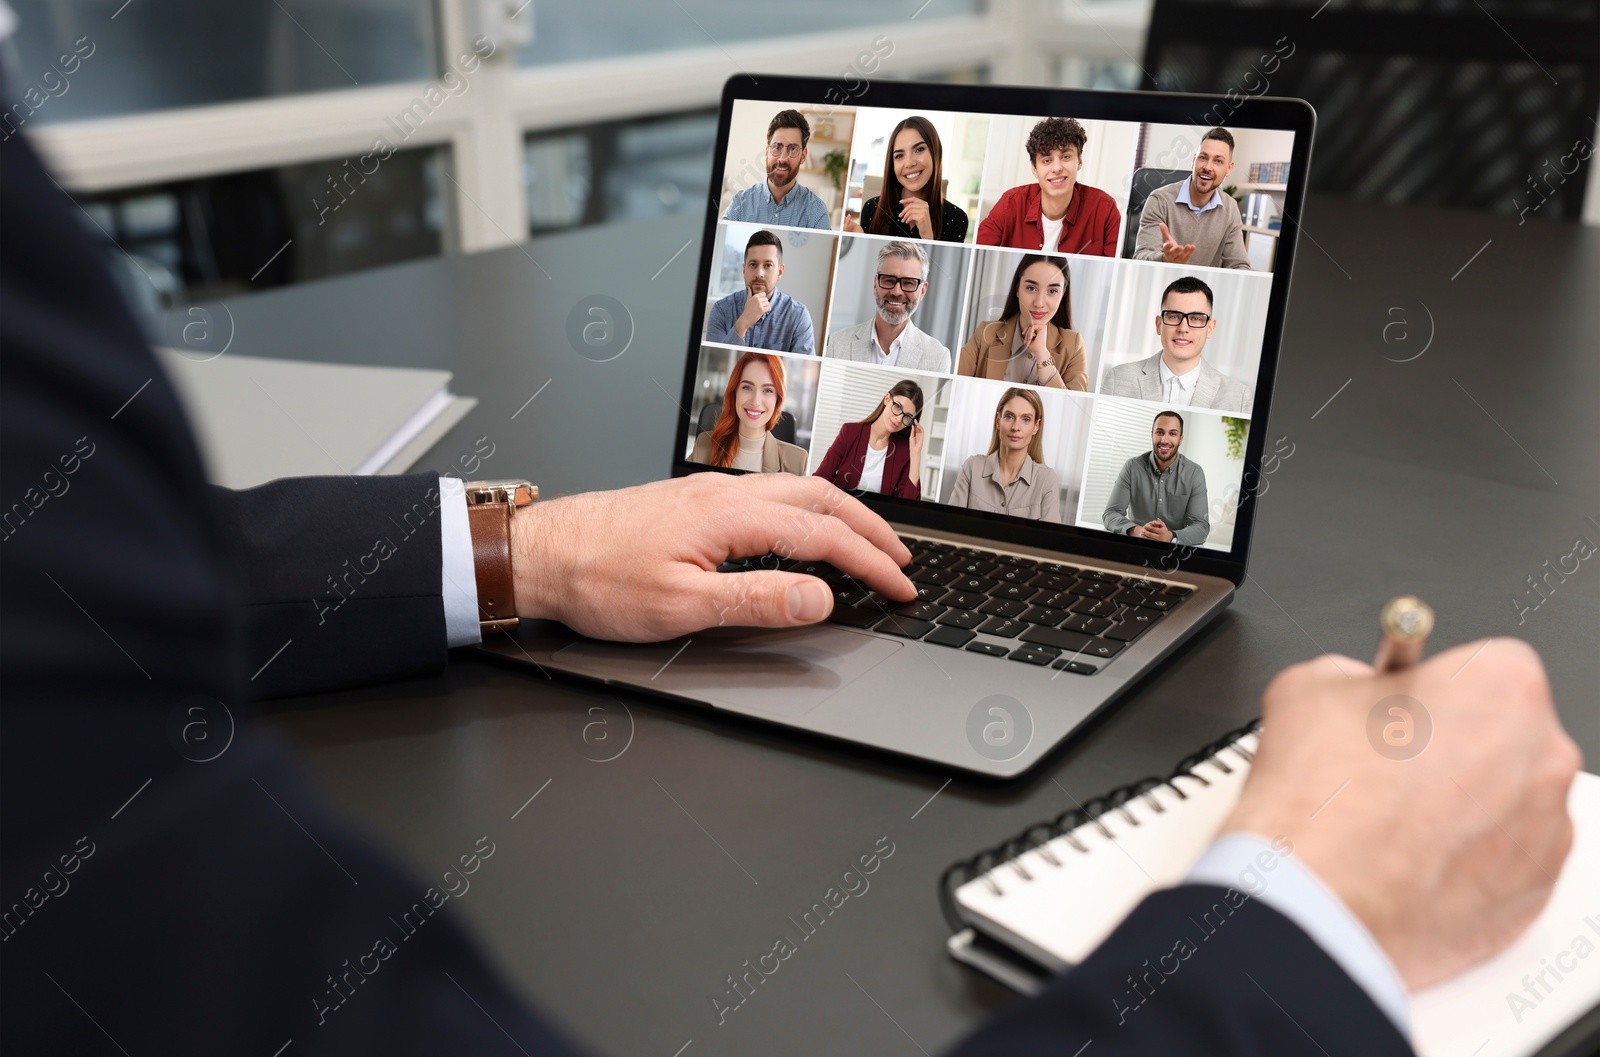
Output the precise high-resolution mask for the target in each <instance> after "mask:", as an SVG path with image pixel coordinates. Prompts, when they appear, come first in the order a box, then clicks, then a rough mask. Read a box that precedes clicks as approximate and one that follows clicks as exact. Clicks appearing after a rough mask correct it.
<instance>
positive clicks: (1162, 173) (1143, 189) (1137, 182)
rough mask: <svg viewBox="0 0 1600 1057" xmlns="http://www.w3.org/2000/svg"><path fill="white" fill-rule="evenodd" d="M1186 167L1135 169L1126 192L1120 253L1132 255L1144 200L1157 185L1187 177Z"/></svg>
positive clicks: (1165, 184) (1171, 182)
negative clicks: (1126, 214) (1125, 229)
mask: <svg viewBox="0 0 1600 1057" xmlns="http://www.w3.org/2000/svg"><path fill="white" fill-rule="evenodd" d="M1188 176H1189V170H1188V169H1147V168H1139V169H1135V170H1134V173H1133V188H1132V190H1130V191H1129V192H1128V220H1127V231H1126V232H1125V233H1124V234H1123V236H1122V255H1123V256H1124V257H1131V256H1133V245H1134V242H1135V241H1136V240H1137V239H1138V238H1139V219H1140V218H1141V217H1143V216H1144V200H1145V199H1146V198H1149V197H1150V192H1151V191H1154V190H1155V189H1156V188H1158V187H1165V186H1167V185H1168V184H1175V183H1177V182H1178V181H1179V180H1184V179H1187V178H1188Z"/></svg>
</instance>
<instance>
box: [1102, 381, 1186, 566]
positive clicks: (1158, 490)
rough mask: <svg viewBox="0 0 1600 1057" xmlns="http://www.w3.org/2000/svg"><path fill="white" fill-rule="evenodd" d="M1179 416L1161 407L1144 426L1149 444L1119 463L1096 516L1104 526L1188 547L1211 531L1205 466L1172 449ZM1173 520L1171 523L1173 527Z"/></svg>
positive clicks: (1177, 441)
mask: <svg viewBox="0 0 1600 1057" xmlns="http://www.w3.org/2000/svg"><path fill="white" fill-rule="evenodd" d="M1182 443H1183V416H1182V415H1180V414H1178V413H1177V412H1176V411H1163V412H1161V414H1159V415H1157V416H1156V420H1155V423H1154V424H1153V425H1152V426H1151V428H1150V450H1149V451H1147V452H1145V453H1144V454H1143V455H1135V456H1134V457H1133V458H1131V459H1129V460H1128V461H1127V462H1125V463H1123V464H1122V472H1121V473H1119V474H1117V483H1116V484H1114V485H1112V486H1111V498H1110V499H1108V500H1107V501H1106V509H1105V513H1103V514H1101V515H1100V517H1101V521H1102V522H1103V523H1104V524H1105V526H1106V531H1107V532H1116V533H1120V534H1122V535H1125V536H1137V537H1139V538H1141V539H1147V540H1161V541H1163V542H1165V543H1182V544H1184V545H1185V546H1189V547H1194V546H1198V545H1199V544H1201V543H1204V542H1205V541H1206V537H1207V536H1208V535H1210V533H1211V518H1210V517H1209V516H1208V515H1207V514H1206V472H1205V471H1204V470H1202V469H1201V468H1200V464H1199V463H1196V462H1191V461H1190V460H1189V459H1188V458H1187V457H1185V456H1183V455H1180V454H1178V447H1179V445H1181V444H1182ZM1173 526H1176V527H1175V528H1174V527H1173Z"/></svg>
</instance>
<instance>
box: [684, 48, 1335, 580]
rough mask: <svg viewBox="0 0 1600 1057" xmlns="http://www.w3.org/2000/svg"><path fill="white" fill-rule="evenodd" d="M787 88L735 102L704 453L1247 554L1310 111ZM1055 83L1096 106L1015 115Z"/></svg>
mask: <svg viewBox="0 0 1600 1057" xmlns="http://www.w3.org/2000/svg"><path fill="white" fill-rule="evenodd" d="M738 80H741V81H742V80H744V79H743V78H740V79H738ZM762 80H763V82H764V84H765V87H766V91H764V92H763V93H762V94H764V95H771V94H773V90H772V87H771V82H772V81H774V80H778V79H769V78H763V79H762ZM746 83H748V82H746ZM787 83H788V84H789V85H790V86H791V91H792V96H791V97H788V98H775V99H768V98H760V99H754V98H739V97H738V96H739V95H740V94H741V90H740V89H738V88H737V87H736V86H735V84H734V83H733V82H730V86H729V93H728V97H727V98H725V101H724V108H723V119H722V138H721V144H722V145H723V149H722V150H721V151H720V156H719V157H718V158H717V159H716V163H715V173H714V179H713V183H712V187H713V196H714V208H715V216H714V218H712V219H711V220H709V221H708V224H707V231H708V233H709V240H710V245H709V246H706V247H703V253H702V268H703V269H704V274H702V275H701V276H700V289H701V292H702V294H703V299H702V300H701V301H700V303H698V304H697V305H696V319H695V339H694V345H693V350H692V352H691V360H692V361H693V362H692V363H691V364H690V376H691V377H690V379H689V383H690V384H689V387H688V393H687V396H688V399H689V404H688V406H687V407H685V409H684V410H686V411H687V412H688V415H689V423H688V426H687V428H686V429H685V430H684V431H683V432H682V433H681V434H680V438H679V443H680V444H681V447H680V450H679V452H678V454H679V456H680V457H681V459H682V460H683V461H684V462H686V463H687V464H689V465H688V467H687V468H689V469H698V468H703V467H706V466H713V467H721V468H725V469H729V470H734V471H743V472H751V473H792V474H810V475H816V476H820V477H824V478H826V479H828V480H830V481H832V482H833V483H835V484H837V485H838V486H839V487H841V488H843V489H846V490H849V491H851V492H852V493H853V494H857V495H861V496H863V497H864V498H871V499H873V500H875V502H874V503H873V505H874V506H875V507H876V508H877V509H879V510H880V512H884V513H886V515H888V516H893V515H892V514H890V512H889V510H888V509H887V508H888V507H896V508H898V509H896V510H894V511H893V513H894V514H900V513H903V512H904V511H905V510H906V508H928V509H929V511H940V512H944V513H949V514H960V515H963V517H961V518H957V519H956V521H957V522H958V523H961V522H964V523H967V525H968V527H969V530H971V531H975V532H977V533H979V534H983V535H993V536H999V537H1002V538H1004V537H1007V536H1013V533H1010V532H1008V531H1007V530H1008V529H1010V528H1016V529H1018V530H1022V529H1027V530H1032V531H1029V532H1027V538H1029V539H1034V540H1038V539H1042V538H1053V539H1056V540H1057V541H1058V542H1057V543H1056V545H1057V546H1061V547H1063V548H1065V547H1068V546H1071V545H1073V543H1074V542H1075V541H1069V540H1067V539H1066V537H1081V538H1083V539H1095V538H1099V539H1103V540H1108V541H1109V540H1116V541H1117V544H1116V545H1117V546H1119V547H1125V545H1126V544H1127V543H1130V542H1131V543H1134V545H1135V546H1144V547H1147V548H1153V549H1155V550H1156V551H1159V552H1162V553H1168V552H1178V553H1182V554H1184V555H1185V556H1188V555H1206V554H1212V555H1214V556H1217V557H1221V558H1229V557H1232V558H1235V559H1242V556H1243V549H1244V543H1245V542H1246V540H1247V533H1246V534H1245V536H1244V537H1243V538H1241V534H1240V526H1241V521H1242V520H1245V519H1241V517H1240V513H1241V510H1242V508H1244V507H1245V506H1247V505H1248V504H1249V500H1250V499H1251V498H1253V497H1254V496H1256V495H1259V493H1260V491H1261V490H1262V487H1263V481H1264V478H1262V477H1261V475H1260V469H1261V464H1262V460H1263V457H1264V456H1265V457H1267V458H1269V459H1270V458H1271V457H1273V455H1274V449H1273V448H1272V446H1271V444H1270V443H1268V438H1266V437H1265V436H1264V422H1265V414H1266V400H1265V395H1266V394H1265V393H1264V392H1263V390H1264V389H1270V377H1271V368H1272V366H1273V361H1275V350H1276V348H1277V340H1278V330H1279V327H1278V326H1277V325H1276V324H1274V325H1272V326H1270V327H1269V317H1271V316H1272V315H1273V311H1272V309H1273V305H1274V301H1275V298H1274V278H1275V273H1276V272H1283V273H1285V274H1283V275H1281V276H1279V278H1280V279H1281V280H1282V285H1284V286H1286V284H1287V274H1286V272H1287V260H1288V256H1287V253H1286V252H1285V246H1284V241H1285V240H1284V235H1285V232H1284V230H1283V224H1284V219H1283V218H1284V215H1285V212H1286V211H1288V212H1290V213H1291V214H1293V213H1295V212H1297V211H1298V205H1299V197H1298V195H1293V196H1291V195H1290V194H1289V192H1290V190H1291V188H1293V189H1294V190H1295V191H1298V190H1299V184H1300V183H1302V182H1303V180H1302V177H1303V174H1302V173H1300V172H1298V171H1297V170H1296V164H1295V161H1296V147H1297V144H1296V140H1297V136H1299V137H1300V138H1303V139H1307V140H1308V139H1309V135H1308V127H1309V121H1310V114H1309V108H1305V107H1304V106H1303V105H1298V106H1297V105H1293V104H1284V105H1283V107H1282V108H1279V109H1277V110H1276V113H1278V114H1286V115H1288V116H1289V118H1290V120H1284V121H1282V122H1281V124H1282V127H1270V126H1268V127H1262V126H1261V124H1260V123H1259V121H1256V122H1254V123H1247V124H1241V123H1240V122H1239V120H1238V117H1239V116H1240V114H1239V111H1240V109H1241V108H1240V107H1238V106H1234V107H1229V106H1227V105H1226V104H1225V103H1223V101H1222V100H1218V99H1205V100H1201V99H1200V98H1199V97H1170V96H1155V95H1152V96H1138V95H1134V94H1131V93H1105V94H1100V93H1086V92H1076V93H1044V92H1036V91H1029V90H1022V89H1018V90H1007V89H1001V88H970V87H969V88H966V89H965V90H964V91H959V92H952V91H951V87H950V86H916V85H904V84H901V85H893V86H874V87H875V89H876V91H875V92H862V93H861V97H860V98H859V99H857V100H852V102H851V105H839V104H838V103H837V102H835V101H834V97H836V96H841V95H842V93H840V92H839V91H838V89H837V85H836V83H834V82H826V81H807V80H790V81H788V82H787ZM830 87H831V88H832V89H833V90H832V92H831V93H830V92H829V90H828V89H829V88H830ZM919 88H920V89H922V91H921V92H920V93H919V92H918V91H917V90H918V89H919ZM885 91H892V93H893V94H894V95H895V96H896V98H895V99H894V100H892V101H890V102H891V103H892V105H868V104H870V103H873V102H876V101H877V99H876V98H875V96H881V95H883V94H884V93H885ZM935 95H939V96H943V97H944V98H942V99H936V98H934V96H935ZM919 96H925V97H926V98H927V101H928V102H930V103H935V102H937V103H943V104H944V108H942V109H937V108H934V107H933V106H919V105H914V104H913V105H905V102H906V101H907V100H913V99H916V98H918V97H919ZM1047 97H1048V98H1061V97H1066V98H1069V99H1071V100H1072V101H1073V102H1075V103H1076V104H1077V106H1076V108H1075V109H1061V108H1058V107H1051V108H1049V109H1041V110H1039V111H1037V112H1015V111H1016V110H1017V108H1018V107H1019V106H1022V105H1025V104H1027V103H1029V102H1037V101H1040V100H1043V99H1045V98H1047ZM957 100H970V101H972V102H973V103H975V104H976V105H971V106H966V107H963V108H960V109H951V108H949V103H950V102H953V101H957ZM1111 100H1115V106H1112V105H1109V101H1111ZM1140 100H1145V101H1146V104H1145V105H1144V107H1143V109H1144V110H1147V111H1148V119H1143V120H1141V117H1143V116H1144V115H1143V114H1141V113H1140V110H1141V106H1140V103H1139V101H1140ZM1252 102H1254V103H1256V105H1255V106H1254V108H1253V112H1252V113H1251V114H1250V115H1249V116H1250V117H1252V118H1259V116H1260V115H1261V114H1262V113H1263V112H1269V111H1272V110H1273V108H1272V107H1270V106H1266V105H1263V104H1262V101H1252ZM1265 102H1266V103H1271V102H1273V101H1265ZM1202 103H1204V104H1205V105H1204V106H1202V105H1201V104H1202ZM1215 103H1222V104H1223V105H1222V106H1221V107H1220V108H1219V107H1217V106H1213V105H1212V104H1215ZM1207 107H1210V109H1209V111H1208V110H1207ZM1113 112H1115V113H1113ZM1178 113H1182V114H1184V115H1185V117H1183V118H1181V119H1175V118H1174V115H1175V114H1178ZM1196 116H1198V117H1199V118H1200V120H1196V119H1195V118H1196ZM1208 118H1209V119H1211V120H1206V119H1208ZM1296 125H1299V126H1300V128H1301V131H1300V132H1299V133H1297V131H1296V129H1295V126H1296ZM1300 146H1301V148H1302V157H1303V156H1304V154H1305V151H1306V149H1308V148H1309V143H1303V144H1301V145H1300ZM1302 164H1303V163H1302ZM1285 293H1286V291H1285V292H1283V293H1280V294H1278V295H1277V298H1276V300H1277V301H1278V302H1279V303H1280V304H1281V302H1282V299H1283V297H1284V295H1285ZM1269 331H1270V334H1269ZM1269 349H1271V350H1272V354H1270V355H1269V354H1268V350H1269ZM1279 446H1280V449H1281V448H1284V447H1286V446H1288V447H1289V450H1290V451H1292V446H1290V442H1289V441H1288V440H1287V438H1284V439H1283V440H1281V441H1280V442H1279ZM1247 456H1248V457H1247ZM1285 457H1287V456H1286V454H1285V452H1284V451H1283V450H1279V451H1277V452H1276V458H1277V459H1280V460H1281V459H1282V458H1285ZM1247 470H1253V471H1254V472H1253V473H1247ZM876 500H882V501H884V502H883V503H881V504H880V503H879V502H876ZM985 522H989V523H992V524H985ZM946 523H949V522H948V521H947V522H946ZM973 525H976V526H977V528H976V529H972V528H971V526H973Z"/></svg>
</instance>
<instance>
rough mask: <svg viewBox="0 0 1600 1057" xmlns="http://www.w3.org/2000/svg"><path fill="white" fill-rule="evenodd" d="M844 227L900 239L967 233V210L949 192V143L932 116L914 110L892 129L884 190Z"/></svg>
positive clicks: (952, 238) (953, 237) (946, 238)
mask: <svg viewBox="0 0 1600 1057" xmlns="http://www.w3.org/2000/svg"><path fill="white" fill-rule="evenodd" d="M844 229H845V230H846V231H864V232H866V233H867V234H869V235H893V236H894V237H895V238H901V239H930V240H937V241H939V242H962V241H964V240H965V239H966V237H967V214H966V211H965V210H963V209H962V208H961V207H960V206H958V205H956V204H955V203H953V202H950V201H948V200H947V199H946V198H945V196H944V148H943V147H941V146H940V144H939V132H938V130H937V129H935V128H934V127H933V122H931V121H929V120H928V119H927V118H925V117H920V116H917V115H912V116H911V117H908V118H906V119H905V120H904V121H902V122H900V124H898V125H896V126H895V127H894V131H893V132H891V133H889V146H888V154H887V156H886V157H885V158H884V161H883V192H882V193H881V194H879V195H877V196H876V197H873V198H869V199H867V200H866V201H865V202H863V203H861V222H860V223H859V224H858V223H857V222H856V221H854V220H852V219H851V218H850V217H849V215H848V214H847V215H846V216H845V221H844Z"/></svg>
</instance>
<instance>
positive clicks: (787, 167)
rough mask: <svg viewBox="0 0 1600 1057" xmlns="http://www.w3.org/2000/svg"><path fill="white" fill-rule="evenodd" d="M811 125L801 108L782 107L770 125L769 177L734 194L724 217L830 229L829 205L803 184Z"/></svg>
mask: <svg viewBox="0 0 1600 1057" xmlns="http://www.w3.org/2000/svg"><path fill="white" fill-rule="evenodd" d="M810 142H811V125H810V124H809V123H807V121H806V119H805V116H804V115H802V114H801V113H800V111H798V110H780V111H779V112H778V114H777V116H776V117H774V118H773V119H772V123H771V124H769V125H768V126H767V158H766V161H767V178H766V179H765V180H763V181H762V182H761V183H758V184H754V185H752V186H750V187H746V188H745V189H744V190H743V191H740V192H738V193H737V194H735V195H734V196H733V201H732V202H729V203H728V211H727V212H726V213H724V214H723V215H722V219H723V220H736V221H742V222H744V223H747V224H782V225H785V226H787V227H791V228H824V229H826V228H828V227H830V226H831V225H829V223H828V207H827V206H826V205H824V204H823V202H822V199H821V198H819V197H817V194H816V192H815V191H813V190H811V188H809V187H804V186H802V185H801V183H800V170H801V168H802V167H804V165H805V163H806V157H807V154H808V153H809V152H808V151H807V150H806V146H807V144H809V143H810Z"/></svg>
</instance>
